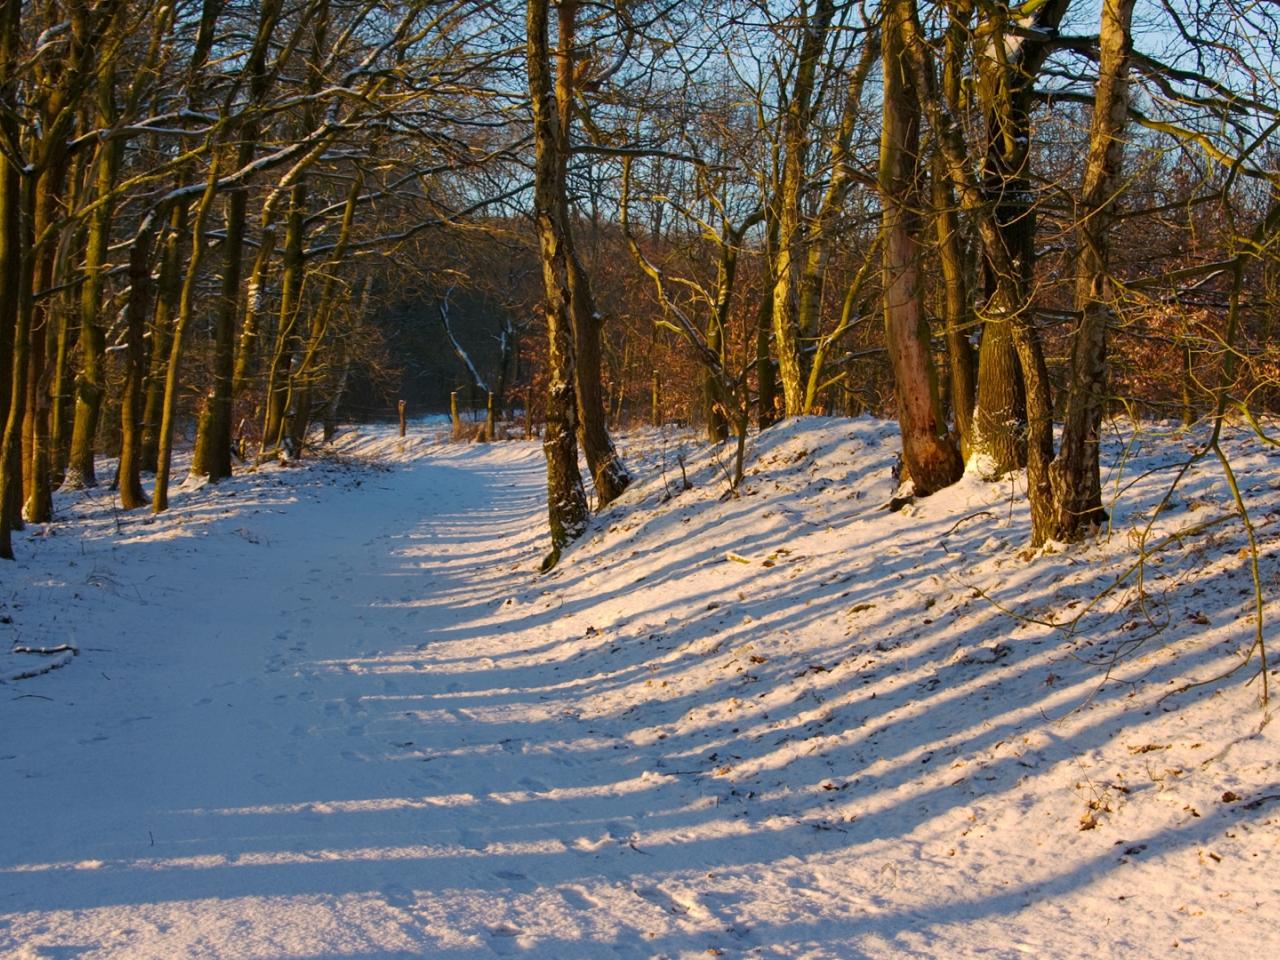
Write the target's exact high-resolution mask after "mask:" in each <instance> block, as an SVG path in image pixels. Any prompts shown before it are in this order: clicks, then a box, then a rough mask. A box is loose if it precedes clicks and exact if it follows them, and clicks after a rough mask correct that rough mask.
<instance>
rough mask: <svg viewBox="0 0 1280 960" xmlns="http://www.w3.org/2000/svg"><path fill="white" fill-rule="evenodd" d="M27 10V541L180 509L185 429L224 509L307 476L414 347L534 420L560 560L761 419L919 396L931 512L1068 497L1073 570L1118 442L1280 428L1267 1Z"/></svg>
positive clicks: (14, 302) (5, 491) (14, 401)
mask: <svg viewBox="0 0 1280 960" xmlns="http://www.w3.org/2000/svg"><path fill="white" fill-rule="evenodd" d="M0 10H2V11H3V16H2V18H0V89H2V90H3V105H2V109H0V150H2V152H3V160H2V171H0V345H2V346H3V359H4V362H3V363H0V422H2V423H3V426H4V433H3V449H2V450H0V507H2V509H3V514H2V516H0V553H2V554H3V555H5V556H11V555H12V551H11V547H10V543H9V532H10V531H11V530H12V529H15V528H17V527H18V526H20V525H21V524H22V522H23V521H24V520H27V521H32V522H43V521H47V520H48V519H49V518H50V516H51V510H52V498H51V491H52V490H54V489H55V488H57V487H58V486H59V485H62V486H66V487H81V486H89V485H93V484H95V483H97V482H99V477H98V475H97V458H98V457H99V456H100V455H101V454H104V453H106V454H110V455H113V456H117V458H118V459H117V464H118V466H117V469H116V473H115V477H114V480H113V482H114V484H115V486H116V488H117V490H118V495H119V498H120V502H121V504H122V505H123V506H124V507H126V508H140V507H142V506H144V505H147V504H148V503H149V504H150V507H151V508H152V509H154V510H157V511H158V510H163V509H165V507H166V505H167V499H168V488H169V484H170V474H171V470H172V463H173V451H174V443H175V436H177V434H178V431H179V428H180V426H181V425H184V424H190V425H193V428H194V455H193V464H192V470H193V472H194V473H195V474H197V475H198V476H202V477H208V478H209V479H210V480H215V481H216V480H218V479H220V478H223V477H226V476H229V475H230V473H231V471H232V468H233V462H232V461H233V451H239V452H240V453H241V454H242V455H244V456H245V457H246V458H247V459H249V460H252V459H254V458H257V457H265V456H275V455H278V454H279V452H280V451H288V452H290V453H294V454H296V453H297V452H299V451H301V450H302V449H304V447H305V446H306V443H307V438H308V434H309V431H310V430H311V428H312V426H313V424H316V423H317V422H320V421H326V420H330V421H331V420H332V419H333V418H334V417H335V416H336V415H337V411H338V409H339V404H340V403H341V400H342V396H343V394H344V391H346V390H347V389H348V387H349V386H350V384H351V383H352V382H353V379H354V380H357V381H358V380H361V379H362V378H363V379H364V380H365V381H368V380H369V378H371V377H374V376H375V375H376V374H378V373H379V372H382V373H386V372H387V371H388V370H390V369H391V368H394V367H395V366H397V365H400V366H411V365H412V364H413V363H414V359H413V358H412V357H406V356H401V355H397V353H398V351H397V350H395V349H393V348H392V349H389V347H388V345H389V344H390V345H393V346H394V344H396V343H401V342H406V339H410V340H413V341H414V342H419V343H422V342H424V338H426V339H425V342H427V343H430V344H432V345H433V348H434V349H435V350H436V351H438V352H439V353H440V354H441V355H446V354H451V353H456V354H457V355H458V356H459V357H460V358H461V359H462V361H465V362H460V363H459V365H458V367H457V370H458V372H459V376H460V378H461V382H462V383H466V384H468V385H469V386H470V387H472V388H473V389H474V391H475V392H476V393H477V394H479V393H482V392H488V391H489V390H491V389H494V388H496V393H497V394H498V403H499V405H502V404H504V403H508V402H512V401H514V398H519V402H522V403H523V404H524V405H525V406H528V405H529V400H530V398H533V397H534V393H535V391H536V395H537V396H536V399H535V400H534V406H536V408H537V409H538V412H539V414H540V417H541V420H542V422H543V424H544V426H543V439H544V449H545V451H546V454H547V463H548V489H549V515H550V521H551V532H552V542H553V551H552V554H551V555H550V556H549V558H548V561H549V562H552V563H553V562H554V560H555V558H556V557H557V556H558V554H559V551H560V550H561V549H562V548H563V546H564V545H565V544H566V543H568V542H569V541H571V540H572V539H573V538H574V537H576V536H577V535H578V534H579V533H580V532H581V531H582V530H583V529H584V528H585V522H586V518H587V515H588V507H589V504H588V499H587V493H586V489H585V487H584V484H583V480H582V478H581V476H580V474H579V469H578V454H579V450H580V449H581V451H582V452H583V454H584V455H585V459H586V462H587V464H588V467H589V471H590V478H591V480H592V488H593V489H594V491H595V497H596V501H597V503H598V504H604V503H607V502H609V501H610V500H612V499H613V498H614V497H616V496H617V495H618V494H619V493H621V492H622V490H623V489H625V487H626V485H627V483H628V482H629V476H628V473H627V470H626V467H625V466H624V464H623V463H622V461H621V459H620V458H619V456H618V453H617V451H616V449H615V448H614V445H613V443H612V440H611V438H610V433H609V431H610V425H611V422H616V421H617V420H619V419H621V418H623V417H625V416H631V417H639V416H643V417H646V418H654V419H657V420H661V419H663V418H664V417H667V416H672V415H675V416H680V417H685V416H689V417H691V418H693V419H696V420H697V421H698V422H699V423H701V424H702V425H703V426H704V427H705V430H706V433H707V436H708V439H709V440H710V441H711V442H723V441H725V440H727V439H728V438H729V436H730V434H732V435H733V437H734V439H735V440H736V448H737V452H738V458H737V470H736V471H735V473H736V477H735V484H736V482H737V480H738V479H740V478H741V463H742V459H741V458H742V452H743V449H744V444H745V438H746V436H747V432H748V429H749V428H750V427H751V426H752V425H753V424H754V425H755V426H757V427H764V426H767V425H769V424H770V423H773V422H775V421H776V420H777V419H779V418H782V417H794V416H799V415H803V414H806V413H814V412H824V413H850V412H857V411H860V410H863V409H868V408H871V409H877V410H887V411H892V412H894V413H895V414H896V415H897V417H898V419H899V421H900V423H901V427H902V438H903V459H904V467H905V471H906V473H907V475H908V476H909V478H910V481H911V483H912V485H913V490H914V494H915V495H917V496H923V495H928V494H929V493H931V492H933V491H935V490H938V489H941V488H943V487H945V486H947V485H948V484H950V483H952V482H954V481H955V480H956V479H957V478H958V477H959V476H960V475H961V473H962V472H963V471H964V470H966V469H968V470H973V471H978V472H981V473H982V474H983V475H984V476H991V477H994V476H998V475H1000V474H1002V473H1005V472H1007V471H1009V470H1012V469H1018V468H1025V469H1026V471H1027V477H1028V488H1029V497H1030V502H1031V511H1032V519H1033V543H1034V544H1036V545H1039V544H1041V543H1044V542H1045V541H1047V540H1072V539H1076V538H1079V537H1081V536H1083V535H1084V534H1085V533H1087V532H1088V531H1089V530H1090V529H1092V528H1093V527H1095V526H1096V525H1097V524H1098V523H1099V522H1101V521H1102V520H1103V519H1104V517H1105V513H1104V508H1103V502H1102V495H1101V485H1100V480H1099V475H1100V466H1099V463H1098V437H1099V431H1100V430H1101V429H1102V424H1103V421H1104V417H1105V416H1106V415H1107V414H1108V413H1109V412H1112V411H1115V410H1118V409H1121V408H1123V407H1124V406H1129V407H1132V408H1135V409H1140V410H1141V412H1143V413H1150V412H1156V413H1158V414H1162V415H1176V416H1179V417H1181V418H1182V419H1184V420H1186V421H1191V420H1194V419H1196V418H1198V417H1200V416H1205V415H1207V416H1210V417H1211V418H1214V420H1215V423H1216V424H1217V425H1218V426H1219V427H1220V425H1221V422H1222V420H1223V418H1224V417H1225V416H1227V415H1228V414H1229V413H1234V412H1242V413H1244V414H1245V415H1247V416H1252V415H1253V412H1254V411H1258V410H1263V409H1267V410H1269V409H1270V406H1271V405H1272V404H1273V403H1274V402H1275V397H1276V382H1277V369H1276V368H1277V356H1278V353H1277V350H1276V347H1275V344H1274V340H1273V336H1272V332H1273V325H1274V323H1275V319H1274V318H1275V315H1276V314H1275V294H1276V286H1277V277H1278V276H1280V271H1277V270H1276V259H1275V256H1274V251H1273V246H1272V245H1273V240H1274V238H1275V236H1276V222H1277V219H1278V218H1280V205H1277V203H1276V197H1277V196H1280V194H1278V193H1277V189H1276V188H1277V178H1278V177H1280V172H1278V171H1277V167H1276V156H1277V145H1278V142H1277V136H1276V134H1277V130H1280V94H1277V89H1278V88H1277V84H1276V76H1275V68H1276V65H1277V61H1276V51H1277V44H1278V43H1280V18H1276V17H1275V16H1274V14H1273V12H1272V11H1270V10H1269V8H1267V7H1266V6H1263V5H1259V4H1256V3H1252V2H1248V0H1227V2H1222V3H1216V4H1212V5H1210V4H1205V3H1200V2H1199V0H1159V2H1144V3H1137V2H1136V0H1102V2H1100V3H1099V2H1091V3H1085V2H1082V0H1075V2H1072V0H1027V2H1025V3H1022V4H1004V3H995V2H990V0H934V2H929V3H924V2H921V0H880V2H871V0H867V2H837V0H787V2H785V3H777V2H770V0H724V2H717V3H711V4H704V5H697V6H696V7H694V5H689V4H679V3H673V2H662V0H629V2H603V0H602V2H586V0H527V2H524V3H515V2H510V0H505V2H502V0H492V2H486V0H452V2H430V0H414V2H389V0H260V2H259V3H257V4H244V3H241V2H238V0H177V2H165V0H127V2H126V0H43V2H22V0H0ZM406 291H413V293H412V295H411V297H410V296H409V295H408V294H407V293H406ZM407 297H409V300H407V299H406V298H407ZM409 301H416V302H417V306H416V307H413V308H412V309H406V303H407V302H409ZM459 318H462V319H461V320H460V319H459ZM406 324H417V325H419V326H420V327H421V329H420V330H418V331H415V335H414V336H413V337H411V338H406V337H404V336H402V335H401V334H400V333H397V330H402V329H403V328H404V326H405V325H406ZM460 327H470V328H473V330H479V331H481V333H479V334H475V333H473V332H471V331H468V330H466V329H461V328H460ZM424 331H429V334H428V333H424ZM473 335H483V336H484V337H486V338H492V339H493V342H495V343H497V344H500V346H498V347H496V348H494V349H487V350H483V351H476V350H475V349H474V348H468V346H467V339H468V336H473ZM472 355H483V356H487V357H489V358H490V369H481V368H482V367H484V366H485V364H484V363H481V364H476V363H473V362H472ZM1055 423H1059V424H1061V431H1060V433H1059V434H1057V435H1055ZM1214 436H1215V438H1216V433H1215V434H1214ZM144 473H153V474H154V477H155V480H154V484H153V485H152V486H151V489H150V492H149V493H148V492H147V491H146V490H145V489H144V486H143V483H142V477H143V474H144Z"/></svg>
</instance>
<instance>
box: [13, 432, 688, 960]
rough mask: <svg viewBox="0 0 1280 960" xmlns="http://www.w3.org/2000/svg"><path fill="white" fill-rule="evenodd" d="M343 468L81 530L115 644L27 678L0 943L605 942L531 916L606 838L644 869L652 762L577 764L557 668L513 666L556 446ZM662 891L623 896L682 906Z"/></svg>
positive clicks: (346, 952)
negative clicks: (167, 515) (187, 514)
mask: <svg viewBox="0 0 1280 960" xmlns="http://www.w3.org/2000/svg"><path fill="white" fill-rule="evenodd" d="M336 476H337V479H336V480H334V479H332V478H330V479H329V480H328V481H327V485H321V486H319V487H317V486H316V485H315V484H314V483H310V484H309V483H304V484H303V485H302V486H301V487H300V488H297V487H296V484H297V481H296V480H294V479H293V478H290V482H281V481H280V480H276V481H275V483H276V484H278V486H275V487H272V486H271V483H270V482H269V481H266V480H264V481H262V482H261V483H260V484H259V485H258V488H257V490H256V495H255V496H252V497H250V498H249V499H251V500H252V502H251V503H246V504H244V505H243V506H240V505H238V503H237V504H235V505H233V506H231V507H226V506H224V503H225V501H226V500H233V498H234V495H235V494H236V493H237V490H236V488H235V487H234V486H231V485H229V486H227V487H226V488H225V489H222V488H207V489H206V490H205V491H200V492H199V494H198V495H196V496H197V499H199V500H200V501H201V503H203V504H205V505H206V509H205V511H204V512H206V513H207V514H208V515H209V516H211V517H218V518H217V519H213V520H210V521H208V523H207V525H206V526H204V527H196V528H195V529H194V531H193V530H192V529H191V527H192V526H193V522H188V523H187V524H186V525H178V526H171V525H169V526H166V525H160V526H159V527H157V529H156V532H154V533H150V532H149V531H148V528H147V524H146V523H143V522H139V523H138V528H137V534H136V539H137V541H138V542H134V543H131V544H130V546H131V549H128V550H125V549H122V544H121V543H120V542H119V541H118V540H117V542H116V543H115V545H112V543H111V542H108V541H101V542H89V541H86V544H85V549H86V559H85V560H84V562H83V563H82V564H81V568H82V569H85V568H87V567H91V568H92V572H91V573H88V576H87V577H86V583H91V584H94V583H96V584H97V585H98V586H99V588H101V589H104V590H105V591H106V592H107V593H108V594H110V597H109V598H108V602H107V603H105V604H104V605H103V606H102V609H101V612H100V614H101V620H100V622H99V624H98V628H99V629H100V630H101V633H100V634H99V635H97V636H95V637H94V638H92V639H90V638H88V637H85V636H80V637H79V638H78V642H79V644H80V646H81V647H82V648H83V653H82V655H81V657H80V658H79V660H78V662H77V663H76V664H75V665H74V670H73V671H70V672H66V673H63V674H62V677H65V678H66V680H65V681H64V682H62V683H61V684H60V683H58V682H57V681H58V679H60V678H59V677H56V676H52V675H51V676H50V677H49V678H39V679H38V680H35V681H29V682H28V685H27V686H24V688H23V689H24V691H25V692H26V693H28V694H33V695H35V698H40V697H43V696H46V693H45V691H48V694H47V695H49V696H50V697H51V699H50V700H48V701H42V700H38V699H35V700H34V702H29V703H26V704H24V706H25V707H26V708H27V709H28V710H29V711H30V712H35V711H36V710H43V711H44V716H45V717H46V718H47V719H48V722H46V723H40V724H38V725H35V726H34V727H33V728H29V729H26V730H24V731H23V732H22V742H20V743H12V742H10V743H5V744H4V747H5V748H6V749H4V752H5V753H6V754H8V756H6V760H5V764H4V769H5V771H6V773H5V782H6V784H7V785H6V789H5V790H4V794H5V798H4V807H5V808H7V810H8V814H9V815H7V816H5V817H3V818H0V913H2V914H3V915H4V919H3V920H0V954H3V953H5V952H6V951H8V950H20V951H24V952H23V953H20V954H19V955H31V956H77V957H79V956H86V957H90V956H92V957H98V956H116V957H130V958H145V957H166V958H172V957H178V956H204V955H207V956H217V957H286V956H288V957H322V956H324V957H327V956H335V957H337V956H360V957H382V956H430V957H484V956H492V955H495V954H498V955H501V954H505V953H508V952H510V951H513V950H522V951H523V950H527V949H530V948H533V947H535V946H536V945H537V944H538V943H539V942H540V940H539V936H538V931H537V930H535V929H529V928H528V925H527V922H526V921H533V922H534V923H536V924H540V925H542V926H543V927H545V928H546V930H548V931H551V930H555V931H558V935H557V939H560V938H562V937H563V935H564V933H565V931H566V930H569V931H571V932H572V939H575V940H577V939H579V938H581V939H583V940H586V941H588V942H586V943H581V944H578V945H576V946H575V945H571V944H568V943H565V942H563V940H561V942H559V943H552V944H551V945H550V946H548V948H547V950H548V952H547V953H546V954H545V955H547V956H556V957H569V956H584V957H586V956H599V955H600V954H599V950H600V947H599V944H598V940H599V939H612V937H613V936H614V934H615V932H616V927H614V926H613V925H614V924H615V923H616V920H615V919H611V918H610V914H611V913H612V912H613V911H610V910H604V911H599V913H600V917H599V923H600V924H602V926H601V928H600V929H595V930H593V929H591V928H593V927H594V926H595V925H596V921H595V920H593V919H592V902H593V901H592V897H591V895H590V894H589V893H586V892H585V891H584V892H582V893H574V892H570V893H569V894H568V900H566V898H565V897H564V896H561V895H559V894H554V895H553V896H550V897H548V896H547V895H546V894H544V895H543V896H542V897H540V900H541V901H543V902H541V903H536V904H531V903H529V902H525V903H516V901H519V900H520V899H521V898H524V899H525V900H526V901H527V900H528V897H527V896H526V895H527V894H529V892H530V891H533V890H534V889H535V887H538V886H539V885H543V889H545V885H548V884H553V883H555V882H556V881H557V880H573V879H576V878H581V877H582V876H585V875H592V874H595V873H596V872H597V871H596V870H595V868H594V867H593V866H592V865H591V863H592V861H593V860H595V859H598V856H599V853H600V851H601V850H604V849H605V848H608V851H607V852H608V853H609V854H610V857H611V858H615V859H616V858H618V857H623V856H625V857H626V858H639V854H638V853H637V852H635V851H633V850H632V849H630V848H628V847H627V846H626V845H625V840H626V838H627V836H628V835H629V834H630V831H631V827H630V826H629V825H628V824H629V820H630V819H631V816H632V814H633V813H634V811H632V810H630V809H628V810H625V811H619V810H618V809H617V803H616V802H617V799H618V797H620V796H622V795H624V794H625V793H627V792H628V791H634V788H635V784H636V782H637V780H636V778H637V777H639V776H640V775H641V774H642V768H641V767H639V766H638V764H639V763H640V760H641V758H640V757H638V756H637V755H635V754H634V753H630V752H628V753H624V752H622V751H621V750H619V749H616V748H617V747H620V746H622V745H623V744H622V743H621V741H618V742H616V743H607V744H603V745H601V744H592V745H588V746H586V747H582V746H581V745H579V746H577V747H575V746H574V745H573V744H572V743H570V741H571V740H572V739H573V738H574V737H575V736H580V734H581V731H577V733H572V732H570V730H568V729H566V725H569V726H573V725H574V717H573V714H572V690H571V687H572V685H569V694H570V695H569V696H568V697H567V698H566V697H565V690H559V691H557V690H555V689H553V686H551V685H548V683H547V681H548V679H549V677H550V674H551V673H552V672H557V671H558V670H559V669H560V668H559V665H558V664H555V663H553V662H543V663H542V664H541V666H540V667H539V666H538V665H532V666H530V665H529V664H521V663H518V662H515V661H512V660H511V656H512V655H515V656H516V658H517V660H518V659H519V655H520V654H521V653H522V651H527V650H534V651H538V650H542V651H543V652H545V651H546V650H547V649H549V648H550V647H551V640H552V639H553V638H552V636H551V634H552V633H553V632H554V626H555V614H554V610H551V609H548V608H547V603H543V604H541V605H540V606H539V605H538V604H534V603H530V602H529V598H530V597H536V596H537V595H538V590H537V588H536V581H534V578H532V577H531V575H530V571H531V570H532V569H533V567H534V566H536V563H537V559H538V556H539V551H540V550H541V549H542V548H543V547H544V540H545V532H544V531H545V525H544V524H545V521H544V513H543V511H544V510H545V499H544V497H545V494H544V492H543V491H544V487H543V473H542V464H541V456H540V453H539V451H538V450H537V449H536V448H535V447H532V446H529V445H521V446H519V447H514V448H513V447H508V448H504V449H502V450H498V449H497V448H494V452H492V453H490V452H487V451H485V450H482V449H478V448H472V449H458V448H455V449H454V450H452V451H450V450H449V449H448V448H445V449H444V450H443V451H442V452H441V454H440V455H439V456H434V457H428V458H425V459H420V460H417V461H415V462H412V463H410V464H408V465H407V466H400V467H397V468H395V469H393V470H390V471H386V472H381V471H379V472H374V473H372V474H369V473H357V474H345V475H344V474H341V473H339V474H337V475H336ZM273 491H274V494H273ZM239 493H240V495H241V496H242V497H243V494H244V491H243V490H241V491H239ZM273 495H274V497H275V500H277V501H279V502H278V503H277V502H273ZM198 512H199V511H197V509H196V508H194V507H193V508H192V509H191V517H192V519H193V520H194V517H195V515H196V514H197V513H198ZM220 514H221V515H220ZM183 535H190V536H191V538H192V539H191V544H190V547H189V549H188V550H187V551H186V561H187V562H181V563H175V562H174V559H173V553H174V543H173V540H174V538H175V537H181V536H183ZM133 539H134V538H133V537H128V536H126V537H125V538H124V540H125V541H126V542H128V541H131V540H133ZM86 572H88V571H86ZM513 582H515V583H516V584H518V585H520V586H522V587H524V588H525V589H526V590H530V589H531V590H532V592H531V593H529V594H528V595H527V597H526V599H525V601H524V602H522V603H517V601H516V600H514V599H513V597H512V594H511V590H512V583H513ZM531 583H533V584H535V586H534V587H532V588H530V584H531ZM85 589H86V590H92V589H93V588H92V587H87V588H85ZM504 601H505V602H504ZM549 602H550V601H548V603H549ZM513 607H522V608H525V609H520V610H517V611H516V612H515V613H513V612H512V608H513ZM504 656H506V657H507V658H508V661H509V662H502V658H503V657H504ZM544 659H546V658H544ZM549 659H550V660H554V659H555V658H554V657H552V658H549ZM103 663H111V664H112V666H111V668H110V670H109V671H108V670H99V669H97V666H98V665H100V664H103ZM99 674H100V675H99ZM73 676H74V679H76V680H77V681H78V682H77V683H75V685H74V688H71V687H69V686H68V682H67V681H70V680H71V679H73ZM71 689H74V693H73V695H72V696H70V697H68V693H69V691H70V690H71ZM68 729H74V730H76V731H78V735H77V736H76V737H75V738H74V739H67V736H66V731H67V730H68ZM13 733H14V731H13V730H12V729H11V730H9V731H7V735H6V737H5V739H6V740H12V736H11V735H12V734H13ZM629 784H630V786H629ZM17 811H21V816H13V814H14V813H15V812H17ZM619 851H621V852H619ZM553 893H554V892H553ZM653 897H658V898H659V902H658V903H657V905H655V904H654V903H652V902H648V901H645V900H644V899H642V898H641V897H640V896H635V897H634V898H633V899H632V900H631V901H630V902H629V903H627V904H625V907H626V909H629V910H631V911H632V912H634V911H635V910H636V909H637V907H639V908H644V909H645V910H648V911H649V912H651V913H655V914H657V915H659V916H663V915H666V914H667V912H668V907H667V905H666V901H665V900H662V899H661V897H660V895H659V894H657V893H654V894H653ZM651 899H652V898H651ZM552 901H554V902H552ZM570 904H571V905H570ZM513 911H514V913H518V914H520V915H522V916H523V917H524V918H525V919H524V920H517V921H516V922H513V919H512V918H513ZM566 911H568V912H569V913H570V914H575V915H576V916H572V917H569V918H568V919H566V918H565V916H564V914H565V912H566ZM682 912H683V913H687V910H685V911H682ZM591 940H597V945H596V946H592V945H591V943H590V941H591ZM635 949H636V950H637V951H638V952H636V953H635V955H636V956H639V955H642V954H643V955H649V953H648V952H647V951H642V950H641V948H640V946H639V945H638V944H637V945H636V947H635ZM575 951H576V952H575ZM617 955H621V956H629V955H631V948H629V947H627V946H625V945H619V946H618V948H617Z"/></svg>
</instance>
